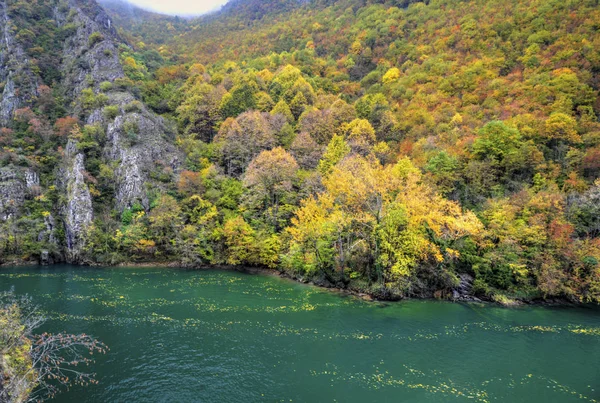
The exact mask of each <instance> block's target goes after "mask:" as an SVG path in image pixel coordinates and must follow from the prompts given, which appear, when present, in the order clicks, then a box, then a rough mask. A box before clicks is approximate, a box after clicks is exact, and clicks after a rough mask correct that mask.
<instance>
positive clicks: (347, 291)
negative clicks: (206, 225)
mask: <svg viewBox="0 0 600 403" xmlns="http://www.w3.org/2000/svg"><path fill="white" fill-rule="evenodd" d="M65 264H67V265H72V266H80V267H93V268H102V269H110V268H124V269H126V268H132V269H133V268H157V269H184V270H190V271H210V270H215V271H235V272H238V273H245V274H250V275H263V276H271V277H279V278H281V279H285V280H288V281H292V282H294V283H297V284H305V285H310V286H314V287H319V288H322V289H325V290H328V291H330V292H334V293H337V294H341V295H346V296H353V297H356V298H360V299H362V300H363V301H369V302H400V301H411V300H413V301H427V300H429V301H440V302H450V303H477V304H486V305H497V306H501V307H504V308H520V307H525V306H546V307H583V306H587V305H594V304H587V303H579V302H573V301H570V300H567V299H565V298H551V299H531V300H525V299H511V300H510V303H506V304H504V303H501V302H499V301H495V300H493V299H492V298H487V299H481V298H478V297H475V296H472V295H467V296H464V297H461V298H459V299H445V298H435V297H400V296H394V298H388V299H384V298H378V297H376V296H375V295H372V294H369V293H365V292H360V291H357V290H353V289H351V288H342V287H338V286H336V285H334V284H331V283H327V284H325V283H321V284H319V283H317V282H315V281H313V280H306V279H302V278H297V277H295V276H293V275H290V274H289V273H286V272H282V271H280V270H277V269H271V268H268V267H253V266H235V265H200V266H185V265H182V264H181V263H178V262H164V261H161V262H156V261H154V262H126V263H119V264H116V265H104V264H72V263H65V262H57V263H53V264H49V265H41V264H40V263H39V262H36V261H30V262H27V261H10V262H3V263H0V270H1V269H2V268H3V267H52V266H58V265H65Z"/></svg>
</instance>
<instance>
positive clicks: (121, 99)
mask: <svg viewBox="0 0 600 403" xmlns="http://www.w3.org/2000/svg"><path fill="white" fill-rule="evenodd" d="M70 4H71V7H72V9H74V10H76V11H77V13H76V14H75V17H74V19H73V21H71V22H70V23H73V24H75V25H76V26H77V27H78V29H77V32H76V33H75V34H74V35H73V36H72V37H71V38H70V39H69V40H67V42H66V43H65V50H64V54H65V56H64V59H63V66H64V68H63V71H65V72H68V73H66V74H65V84H64V85H65V87H67V88H70V89H71V91H72V92H71V96H72V98H73V99H76V98H77V96H78V95H79V94H80V93H81V91H82V90H83V89H85V88H89V86H90V84H91V85H92V87H93V88H94V90H95V92H98V91H99V86H100V83H102V82H104V81H109V82H114V81H115V80H116V79H118V78H124V77H125V74H124V72H123V68H122V66H121V63H120V61H119V57H118V50H117V44H118V43H120V42H121V40H120V38H119V37H118V35H117V33H116V31H115V29H114V28H113V26H112V23H111V21H110V18H109V17H108V16H107V15H106V13H105V12H104V10H102V8H100V7H99V6H97V4H96V3H95V2H86V7H85V10H84V7H82V4H81V2H80V1H77V0H71V1H70ZM90 8H91V11H90ZM65 18H66V17H65ZM93 33H100V34H101V35H102V38H103V39H102V40H101V41H99V42H98V43H95V44H93V45H90V41H89V38H90V35H92V34H93ZM108 95H109V104H110V105H115V106H118V107H119V111H120V115H119V116H117V117H116V118H115V119H114V120H108V119H106V118H105V117H104V116H103V113H102V110H100V109H97V110H95V111H91V112H90V113H89V114H88V116H87V119H86V123H87V124H89V125H93V124H100V125H102V126H103V127H106V132H107V144H106V145H105V149H104V157H105V158H106V159H107V160H112V161H113V162H116V163H117V169H116V170H115V190H116V200H115V208H116V209H117V210H119V211H123V209H125V208H127V207H130V206H131V205H133V204H134V203H135V202H136V201H139V202H140V203H141V204H142V205H143V206H144V207H146V208H148V207H149V206H148V196H147V192H148V189H149V188H153V187H157V186H159V184H157V183H156V181H152V180H151V179H150V174H151V173H152V172H153V171H156V170H157V169H161V166H162V167H170V168H171V169H172V170H173V171H174V172H177V171H178V170H179V166H180V160H181V157H180V154H179V152H178V150H177V149H176V148H175V147H174V146H173V140H174V135H171V137H170V138H169V135H167V133H169V132H170V131H169V130H168V128H167V127H166V125H165V122H164V120H163V119H162V118H161V117H159V116H157V115H155V114H154V113H152V112H150V111H148V110H147V108H146V107H145V106H144V105H142V104H141V103H139V102H137V103H136V105H137V107H136V108H134V110H135V111H129V112H126V111H127V110H129V109H131V108H128V105H131V104H132V103H133V102H136V99H135V97H134V96H133V95H132V94H131V93H129V92H127V91H113V92H111V93H109V94H108ZM76 109H77V108H76ZM157 164H161V166H159V167H157Z"/></svg>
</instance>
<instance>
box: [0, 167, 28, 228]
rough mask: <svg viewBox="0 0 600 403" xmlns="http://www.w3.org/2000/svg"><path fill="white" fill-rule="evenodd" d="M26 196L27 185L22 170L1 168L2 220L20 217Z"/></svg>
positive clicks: (0, 201)
mask: <svg viewBox="0 0 600 403" xmlns="http://www.w3.org/2000/svg"><path fill="white" fill-rule="evenodd" d="M26 194H27V185H26V182H25V178H24V175H23V173H22V172H21V170H20V169H19V168H16V167H4V168H0V220H2V221H6V220H8V219H10V218H13V217H16V216H18V215H19V211H20V209H21V206H22V205H23V202H24V201H25V196H26Z"/></svg>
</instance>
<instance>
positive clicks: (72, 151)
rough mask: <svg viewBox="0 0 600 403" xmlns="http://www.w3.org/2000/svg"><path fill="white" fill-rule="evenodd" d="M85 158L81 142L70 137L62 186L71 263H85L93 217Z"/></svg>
mask: <svg viewBox="0 0 600 403" xmlns="http://www.w3.org/2000/svg"><path fill="white" fill-rule="evenodd" d="M84 158H85V157H84V155H83V154H82V153H80V152H78V151H77V143H76V142H75V141H72V140H71V141H69V143H68V145H67V149H66V153H65V162H64V167H63V171H62V172H61V174H62V175H61V177H62V178H63V180H62V183H61V188H62V190H63V192H64V193H65V195H66V203H65V205H64V206H63V211H62V214H63V217H64V222H65V242H66V245H65V246H66V259H67V262H69V263H81V259H82V255H83V249H84V247H85V242H86V235H87V230H88V228H89V226H90V224H91V223H92V218H93V208H92V196H91V194H90V189H89V188H88V186H87V184H86V183H85V179H84V173H85V166H84V164H83V161H84Z"/></svg>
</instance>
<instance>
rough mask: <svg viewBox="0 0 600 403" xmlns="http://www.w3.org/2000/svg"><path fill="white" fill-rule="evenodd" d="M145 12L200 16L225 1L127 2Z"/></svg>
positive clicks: (163, 0) (167, 0) (148, 0)
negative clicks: (143, 9) (145, 10)
mask: <svg viewBox="0 0 600 403" xmlns="http://www.w3.org/2000/svg"><path fill="white" fill-rule="evenodd" d="M128 1H129V2H130V3H132V4H135V5H136V6H138V7H142V8H145V9H147V10H152V11H157V12H159V13H163V14H171V15H200V14H205V13H208V12H210V11H214V10H218V9H219V8H220V7H221V6H222V5H223V4H225V3H226V2H227V0H128Z"/></svg>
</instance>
